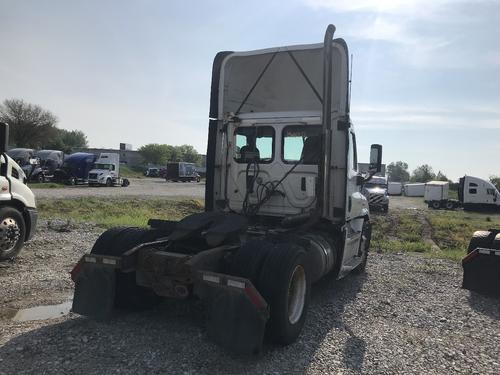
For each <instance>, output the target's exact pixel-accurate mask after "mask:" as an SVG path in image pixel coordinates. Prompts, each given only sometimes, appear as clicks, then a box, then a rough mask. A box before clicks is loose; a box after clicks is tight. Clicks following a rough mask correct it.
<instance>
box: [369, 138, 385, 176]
mask: <svg viewBox="0 0 500 375" xmlns="http://www.w3.org/2000/svg"><path fill="white" fill-rule="evenodd" d="M381 170H382V145H372V146H371V148H370V167H369V172H370V173H373V174H375V173H378V172H380V171H381Z"/></svg>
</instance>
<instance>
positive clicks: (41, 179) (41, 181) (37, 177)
mask: <svg viewBox="0 0 500 375" xmlns="http://www.w3.org/2000/svg"><path fill="white" fill-rule="evenodd" d="M36 180H37V182H39V183H40V184H41V183H43V182H45V177H44V175H43V173H39V174H38V175H37V176H36Z"/></svg>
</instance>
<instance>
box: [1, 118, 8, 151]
mask: <svg viewBox="0 0 500 375" xmlns="http://www.w3.org/2000/svg"><path fill="white" fill-rule="evenodd" d="M8 148H9V125H8V124H6V123H5V122H0V154H3V153H4V152H6V151H7V149H8Z"/></svg>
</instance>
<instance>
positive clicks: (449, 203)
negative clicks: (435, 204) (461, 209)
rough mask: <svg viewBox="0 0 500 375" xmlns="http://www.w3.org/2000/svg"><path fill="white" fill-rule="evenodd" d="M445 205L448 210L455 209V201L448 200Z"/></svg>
mask: <svg viewBox="0 0 500 375" xmlns="http://www.w3.org/2000/svg"><path fill="white" fill-rule="evenodd" d="M445 207H446V209H447V210H453V209H454V208H455V203H453V202H452V201H447V202H446V204H445Z"/></svg>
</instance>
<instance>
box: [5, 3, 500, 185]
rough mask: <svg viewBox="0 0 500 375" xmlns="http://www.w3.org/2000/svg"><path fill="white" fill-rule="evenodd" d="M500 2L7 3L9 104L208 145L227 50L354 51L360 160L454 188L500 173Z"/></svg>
mask: <svg viewBox="0 0 500 375" xmlns="http://www.w3.org/2000/svg"><path fill="white" fill-rule="evenodd" d="M498 20H500V1H498V0H495V1H482V0H469V1H457V0H454V1H451V0H434V1H431V0H420V1H418V0H408V1H404V2H403V1H394V0H380V1H376V0H360V1H354V0H353V1H348V0H335V1H334V0H291V1H287V2H285V1H274V0H267V1H254V2H251V1H245V2H243V1H235V0H233V1H210V2H209V1H148V0H137V1H102V0H101V1H80V2H76V1H72V2H70V1H51V0H46V1H23V0H19V1H15V2H14V1H5V0H0V40H1V41H2V56H1V59H0V100H3V99H5V98H12V97H16V98H23V99H25V100H27V101H29V102H32V103H36V104H39V105H41V106H43V107H45V108H47V109H50V110H51V111H53V112H54V113H55V114H56V115H57V116H58V117H59V120H60V122H59V126H60V127H62V128H65V129H82V130H83V131H84V132H85V133H86V134H87V135H88V138H89V141H90V145H91V146H94V147H116V146H117V145H118V143H119V142H126V143H131V144H133V145H134V147H136V148H137V147H139V146H141V145H143V144H146V143H150V142H158V143H169V144H185V143H188V144H193V145H194V146H195V147H196V148H197V149H198V150H199V151H200V152H202V153H204V151H205V149H206V131H207V123H208V121H207V118H208V104H209V93H210V75H211V64H212V59H213V57H214V56H215V54H216V52H218V51H221V50H250V49H259V48H264V47H272V46H278V45H289V44H300V43H316V42H321V41H322V38H323V33H324V30H325V27H326V25H327V24H328V23H333V24H335V25H336V27H337V32H336V36H338V37H343V38H344V39H346V41H347V43H348V45H349V48H350V51H351V52H352V53H353V54H354V76H353V91H352V106H351V117H352V119H353V121H354V123H355V126H356V129H357V135H358V143H359V144H358V147H359V154H360V156H361V157H360V159H361V160H363V159H367V157H368V149H369V145H370V144H371V143H382V144H383V145H384V161H385V162H391V161H396V160H403V161H406V162H408V164H409V165H410V169H413V168H415V167H416V166H417V165H420V164H423V163H428V164H430V165H431V166H432V167H433V168H434V170H435V171H436V172H437V171H438V170H441V171H443V172H444V173H445V174H447V175H448V177H450V178H453V179H456V178H458V177H459V176H461V175H464V174H470V175H477V176H481V177H488V176H489V175H492V174H500V164H499V161H500V41H499V39H498V38H499V36H500V22H499V21H498Z"/></svg>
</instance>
